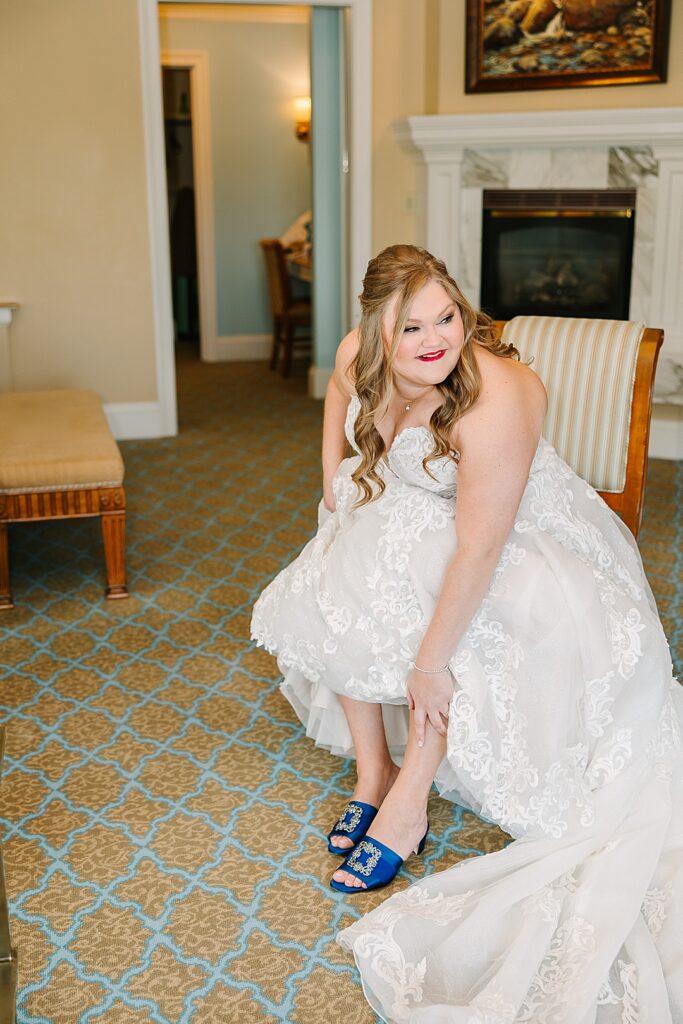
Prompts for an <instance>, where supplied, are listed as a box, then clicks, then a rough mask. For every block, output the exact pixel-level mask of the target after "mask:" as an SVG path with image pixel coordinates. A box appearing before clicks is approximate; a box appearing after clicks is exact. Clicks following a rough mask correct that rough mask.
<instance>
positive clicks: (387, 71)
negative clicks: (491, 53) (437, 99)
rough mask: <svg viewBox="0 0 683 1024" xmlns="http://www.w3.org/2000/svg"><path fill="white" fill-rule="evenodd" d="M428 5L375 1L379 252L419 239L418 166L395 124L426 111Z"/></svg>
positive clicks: (416, 0) (375, 225)
mask: <svg viewBox="0 0 683 1024" xmlns="http://www.w3.org/2000/svg"><path fill="white" fill-rule="evenodd" d="M429 4H430V0H374V7H373V152H372V159H373V197H372V207H373V220H372V245H373V251H374V252H379V250H380V249H383V248H384V247H385V246H386V245H393V244H394V243H396V242H412V241H415V209H414V201H415V165H414V162H413V160H412V158H411V157H410V156H409V155H408V154H407V153H405V151H404V150H402V149H401V148H400V147H399V146H398V145H397V143H396V141H395V139H394V134H393V128H392V125H393V123H394V121H396V120H397V119H398V118H400V117H405V115H406V114H423V113H424V112H425V102H426V93H427V89H428V85H430V81H429V79H428V77H427V73H426V67H427V52H426V49H427V46H426V43H427V34H428V27H429V25H428V19H427V9H428V6H429ZM433 42H434V40H433V38H432V44H433ZM433 87H434V86H433V82H431V88H432V89H433Z"/></svg>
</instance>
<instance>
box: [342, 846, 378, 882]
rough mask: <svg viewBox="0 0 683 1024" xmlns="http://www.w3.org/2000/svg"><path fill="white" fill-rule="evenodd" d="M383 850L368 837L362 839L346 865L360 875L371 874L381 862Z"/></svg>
mask: <svg viewBox="0 0 683 1024" xmlns="http://www.w3.org/2000/svg"><path fill="white" fill-rule="evenodd" d="M381 856H382V851H381V850H380V849H379V847H377V846H375V844H374V843H371V842H370V841H369V840H368V839H361V841H360V842H359V843H358V846H356V848H355V850H354V851H353V853H352V854H351V856H350V857H348V858H347V861H346V866H347V867H348V868H350V869H353V870H354V871H357V872H358V874H359V875H365V876H366V877H367V876H368V875H371V874H372V872H373V871H374V870H375V868H376V867H377V865H378V864H379V862H380V858H381Z"/></svg>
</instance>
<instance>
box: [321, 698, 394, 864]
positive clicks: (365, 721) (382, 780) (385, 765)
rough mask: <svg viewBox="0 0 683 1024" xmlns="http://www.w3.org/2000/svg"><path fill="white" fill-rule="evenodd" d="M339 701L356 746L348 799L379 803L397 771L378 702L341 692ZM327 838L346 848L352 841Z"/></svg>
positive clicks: (335, 837)
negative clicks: (354, 776)
mask: <svg viewBox="0 0 683 1024" xmlns="http://www.w3.org/2000/svg"><path fill="white" fill-rule="evenodd" d="M339 702H340V704H341V706H342V708H343V710H344V714H345V715H346V720H347V722H348V723H349V729H350V731H351V736H352V737H353V745H354V747H355V748H356V773H357V782H356V788H355V789H354V791H353V796H352V799H354V800H362V801H363V803H366V804H372V805H373V806H374V807H379V805H380V804H381V803H382V801H383V800H384V798H385V796H386V795H387V793H388V792H389V790H390V789H391V786H392V783H393V781H394V779H395V778H396V776H397V775H398V768H397V767H396V765H395V764H394V762H393V761H392V760H391V755H390V754H389V748H388V746H387V738H386V735H385V733H384V722H383V720H382V705H381V704H369V703H368V702H367V701H362V700H351V698H350V697H343V696H341V695H339ZM330 842H331V843H332V845H333V846H338V847H339V849H340V850H348V849H350V848H351V846H352V845H353V844H352V842H351V840H350V839H348V838H347V837H346V836H333V837H332V839H331V840H330Z"/></svg>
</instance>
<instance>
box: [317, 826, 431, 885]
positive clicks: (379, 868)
mask: <svg viewBox="0 0 683 1024" xmlns="http://www.w3.org/2000/svg"><path fill="white" fill-rule="evenodd" d="M427 832H429V824H428V825H427ZM427 832H425V834H424V835H423V836H422V839H421V840H420V844H419V846H418V847H417V849H416V850H415V851H414V852H415V853H417V854H420V853H422V851H423V850H424V848H425V842H426V840H427ZM402 864H403V858H402V857H399V855H398V854H397V853H394V851H393V850H390V849H389V847H388V846H385V845H384V843H380V841H379V840H378V839H361V841H360V842H359V843H358V845H357V846H356V848H355V849H354V850H352V851H351V853H350V854H349V856H348V857H347V858H346V860H345V861H344V863H343V864H342V866H341V868H339V869H338V870H339V871H348V873H349V874H350V875H354V876H355V877H356V878H360V880H361V882H365V888H363V887H362V886H360V885H359V886H355V885H347V884H346V882H335V880H334V878H331V879H330V885H331V886H332V888H333V889H336V890H337V892H347V893H356V892H370V891H371V889H383V888H384V886H385V885H389V883H390V882H393V880H394V879H395V878H396V875H397V874H398V872H399V870H400V868H401V865H402Z"/></svg>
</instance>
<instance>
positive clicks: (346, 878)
mask: <svg viewBox="0 0 683 1024" xmlns="http://www.w3.org/2000/svg"><path fill="white" fill-rule="evenodd" d="M426 831H427V809H426V807H418V808H415V810H414V811H411V809H410V806H409V805H406V803H405V801H403V800H402V798H401V796H400V795H399V794H397V793H396V791H394V792H392V793H389V794H388V795H387V797H386V799H385V800H384V801H383V803H382V805H381V807H380V809H379V814H378V815H377V817H376V818H375V820H374V821H373V823H372V825H371V826H370V828H369V829H368V831H367V833H366V836H365V838H366V839H377V840H379V842H380V843H383V844H384V846H388V847H389V849H390V850H393V851H394V852H395V853H397V854H398V855H399V857H401V858H402V859H403V860H406V859H407V858H408V857H409V856H410V854H411V853H413V851H414V850H416V849H417V847H418V845H419V843H420V840H421V839H422V837H423V836H424V834H425V832H426ZM332 877H333V878H334V880H335V882H343V883H344V884H345V885H348V886H353V887H354V888H356V889H366V888H367V886H366V884H365V882H362V881H361V880H360V878H356V876H355V875H352V874H349V872H347V871H344V870H343V869H342V868H339V869H338V870H337V871H335V873H334V874H333V875H332Z"/></svg>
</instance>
